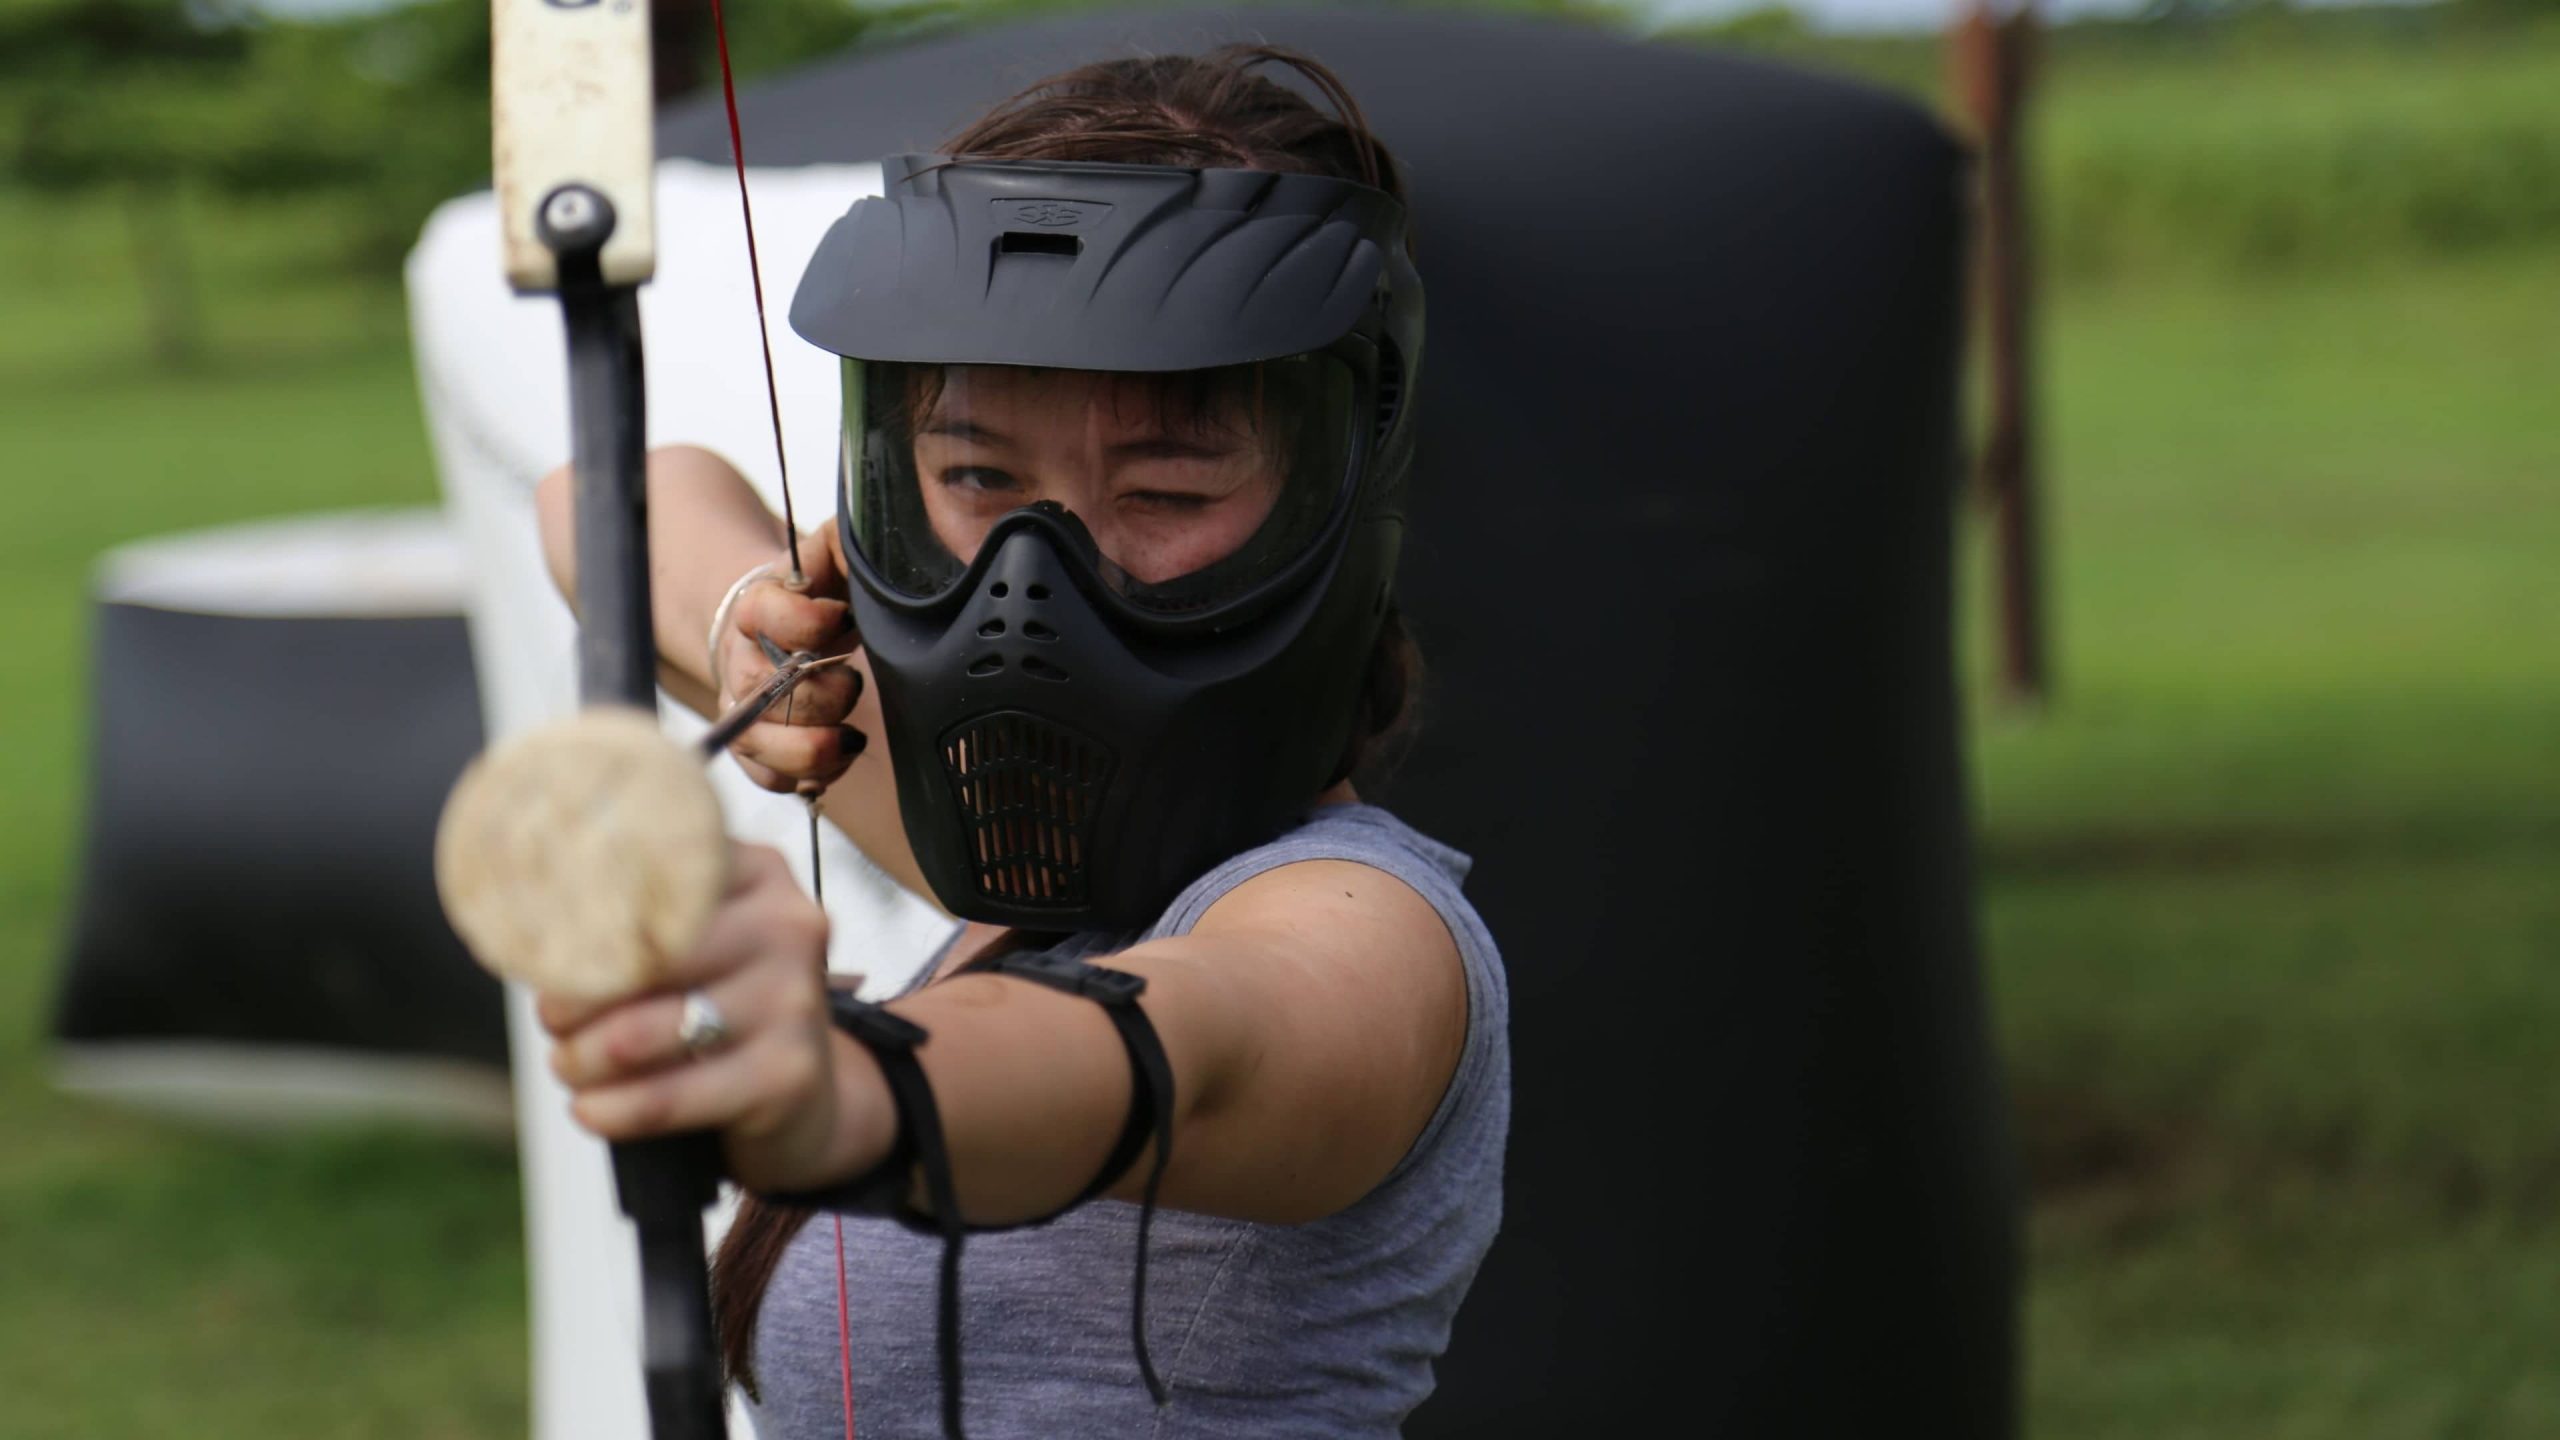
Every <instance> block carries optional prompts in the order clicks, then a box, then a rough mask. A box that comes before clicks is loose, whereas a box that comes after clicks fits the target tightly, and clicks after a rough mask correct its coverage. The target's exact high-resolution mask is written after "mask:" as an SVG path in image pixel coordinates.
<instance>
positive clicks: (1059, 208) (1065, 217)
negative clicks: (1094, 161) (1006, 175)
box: [1004, 200, 1111, 230]
mask: <svg viewBox="0 0 2560 1440" xmlns="http://www.w3.org/2000/svg"><path fill="white" fill-rule="evenodd" d="M1004 203H1006V204H1007V205H1008V206H1010V207H1011V208H1009V209H1008V210H1006V211H1005V214H1006V215H1007V216H1009V217H1010V218H1011V219H1012V221H1013V223H1015V224H1017V225H1037V226H1039V227H1040V228H1042V229H1044V230H1066V229H1071V228H1073V227H1075V226H1078V225H1088V224H1091V223H1092V222H1094V221H1096V220H1099V219H1101V218H1102V217H1103V216H1104V215H1107V214H1109V213H1110V212H1111V207H1110V206H1108V205H1101V204H1095V203H1093V202H1090V201H1083V200H1012V201H1007V202H1004Z"/></svg>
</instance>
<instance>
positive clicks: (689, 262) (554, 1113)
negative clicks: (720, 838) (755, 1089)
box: [408, 160, 954, 1440]
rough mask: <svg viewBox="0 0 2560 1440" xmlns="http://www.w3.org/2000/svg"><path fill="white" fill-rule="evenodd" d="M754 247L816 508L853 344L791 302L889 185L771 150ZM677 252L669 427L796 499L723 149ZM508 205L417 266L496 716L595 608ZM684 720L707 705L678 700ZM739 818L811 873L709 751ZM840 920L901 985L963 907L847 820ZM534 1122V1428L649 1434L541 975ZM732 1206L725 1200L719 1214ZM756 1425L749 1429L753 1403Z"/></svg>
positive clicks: (667, 175) (657, 428) (569, 685)
mask: <svg viewBox="0 0 2560 1440" xmlns="http://www.w3.org/2000/svg"><path fill="white" fill-rule="evenodd" d="M748 178H749V186H750V189H751V191H752V194H753V197H754V204H755V216H756V231H757V241H758V248H759V251H760V255H761V259H762V261H763V264H764V273H765V276H766V284H767V286H768V287H769V289H768V292H767V296H766V299H767V302H768V304H769V305H770V307H771V309H772V314H773V326H774V335H773V355H774V364H775V366H776V368H777V373H778V376H779V379H780V384H781V398H782V423H783V434H784V437H785V443H786V445H787V447H788V454H789V457H790V468H791V486H792V499H793V502H794V504H795V505H796V507H797V509H798V512H799V516H800V521H801V524H802V526H803V527H804V528H805V527H809V526H813V525H816V524H818V523H820V522H821V521H826V520H828V519H829V518H830V517H832V516H833V515H834V514H835V509H836V506H835V496H834V487H835V477H836V429H837V418H838V417H837V408H838V395H839V393H840V392H839V389H838V382H837V373H836V361H835V357H833V356H831V355H828V354H826V353H824V352H822V351H819V350H817V349H815V348H813V347H811V346H809V345H808V344H806V343H805V342H803V341H802V340H801V339H800V338H799V337H798V336H797V335H794V334H793V333H792V332H791V330H790V327H789V325H788V324H787V322H786V321H785V320H784V318H783V316H784V314H785V312H786V311H787V310H788V309H789V306H790V296H791V291H792V289H793V287H794V286H795V285H796V284H797V283H798V281H799V277H800V272H801V269H802V267H803V266H805V265H806V264H807V263H808V258H809V255H810V253H811V252H812V251H813V250H815V249H816V248H817V243H818V239H819V237H820V236H821V235H822V234H824V233H825V230H826V227H827V226H828V224H829V223H830V222H832V221H833V220H834V219H835V218H836V217H837V216H838V215H840V214H842V213H843V212H844V210H845V208H846V207H847V206H849V205H851V204H852V203H853V202H854V200H855V199H857V198H859V197H861V196H863V195H868V194H877V193H878V192H879V187H880V175H879V168H878V167H877V166H874V165H858V166H813V167H809V168H804V169H789V170H762V171H757V170H751V171H749V172H748ZM658 247H659V249H658V256H659V258H658V275H657V279H656V280H655V282H653V283H652V284H650V285H648V286H646V287H644V288H643V289H642V290H641V292H640V314H641V326H642V331H643V334H644V336H645V344H646V347H647V356H648V408H649V417H648V418H649V443H650V444H652V445H666V444H675V443H680V442H681V443H690V444H697V445H702V446H705V447H707V448H709V449H711V450H714V451H717V452H718V453H720V454H721V455H724V456H726V457H728V459H729V460H730V461H731V462H732V463H733V464H735V465H736V466H737V467H738V468H739V469H740V470H741V471H742V472H744V473H745V474H746V476H747V477H748V479H750V480H751V481H753V482H754V483H755V485H756V486H757V488H758V489H760V490H761V491H763V492H764V495H765V498H766V500H767V502H768V503H769V504H772V505H773V506H774V507H775V509H776V510H777V511H779V509H780V492H781V476H780V474H779V473H778V471H777V467H776V465H775V460H774V447H773V438H772V432H771V428H770V424H769V422H768V419H767V415H766V405H765V397H764V393H763V381H762V360H761V358H760V357H759V355H758V354H757V340H756V321H755V302H754V298H753V295H752V292H751V290H750V288H749V280H748V267H747V254H746V242H745V239H744V236H743V232H742V228H741V226H740V224H739V217H738V195H737V189H736V181H735V179H734V178H733V176H732V175H731V173H730V172H729V171H727V170H725V169H717V168H713V167H709V166H704V165H700V164H696V163H693V162H690V161H673V160H671V161H667V162H665V163H664V164H662V165H661V166H660V167H659V170H658ZM498 253H499V252H498V225H497V212H496V208H495V205H494V203H493V201H492V199H491V197H490V196H489V195H487V194H480V195H473V196H469V197H466V198H464V199H460V200H456V201H453V202H451V203H449V204H447V205H445V206H444V207H443V208H442V209H440V210H438V211H437V212H436V214H435V216H434V217H433V218H432V219H431V220H429V221H428V223H427V228H426V231H425V233H424V235H423V236H421V237H420V239H419V241H418V246H417V248H416V250H415V251H413V252H412V253H411V254H410V257H409V266H408V286H409V307H410V316H411V326H412V334H413V336H414V339H415V344H416V347H417V359H418V379H419V385H420V388H421V390H422V391H423V392H424V399H425V405H426V415H427V425H428V430H429V434H430V436H431V438H432V440H433V443H434V446H435V453H436V461H437V466H438V469H439V471H440V473H441V475H442V477H443V484H444V493H445V499H446V505H447V508H448V510H449V511H450V513H451V515H452V518H453V521H454V527H455V529H456V531H457V533H458V534H459V535H460V536H461V537H462V539H463V542H464V544H465V546H466V548H467V551H468V554H469V557H470V567H471V587H470V596H469V617H470V624H471V636H472V649H473V654H474V657H475V659H476V662H477V664H478V667H479V678H480V693H481V697H482V703H483V706H484V708H485V711H486V716H487V721H488V729H489V733H490V735H491V736H492V737H503V736H506V735H511V734H514V733H516V732H518V731H521V730H523V729H525V728H527V727H528V726H531V725H535V724H538V723H540V722H542V721H544V720H548V719H550V718H553V717H555V716H558V715H561V714H564V713H566V712H567V711H568V710H569V709H571V708H572V707H573V706H574V705H575V704H576V698H577V696H576V688H577V675H576V671H577V666H576V661H575V630H574V626H573V623H572V621H571V618H570V614H569V611H568V608H567V607H566V606H565V605H564V604H563V603H562V601H561V600H560V598H559V596H558V594H557V593H556V592H555V591H554V590H553V588H552V586H551V582H550V579H549V577H548V575H547V574H546V573H545V571H544V569H543V565H542V562H541V556H540V552H539V546H538V541H537V537H536V534H535V528H534V517H533V486H534V482H535V481H536V480H537V479H538V478H539V477H540V476H541V475H543V474H544V473H545V472H547V471H549V470H551V469H552V468H554V467H555V466H558V465H559V464H561V463H562V462H564V461H565V460H567V459H568V455H569V415H568V392H567V371H566V363H567V362H566V359H565V354H564V346H563V342H562V339H561V323H560V315H559V308H558V306H557V304H556V303H555V302H554V301H552V300H551V299H550V298H549V297H534V298H519V297H517V296H516V295H514V294H512V293H511V292H510V291H509V290H508V289H507V287H506V284H505V282H504V281H503V279H502V278H501V277H500V274H499V264H498ZM663 709H664V713H665V716H666V724H667V728H668V729H669V731H670V732H672V733H675V734H677V735H679V736H683V737H686V738H690V737H691V736H694V735H698V734H699V733H700V732H701V731H702V730H703V728H704V725H703V722H702V721H701V720H699V719H698V718H696V717H695V716H694V715H693V714H692V713H691V712H689V711H685V710H683V709H681V708H679V707H677V706H675V705H674V704H673V703H672V702H669V703H667V704H666V705H665V706H664V707H663ZM713 772H714V777H715V783H717V784H718V786H719V787H720V791H721V797H722V801H723V803H724V804H725V805H726V806H727V808H728V813H729V818H730V824H731V828H732V830H733V831H734V832H735V833H736V834H737V835H738V836H739V837H740V838H742V839H747V840H753V841H757V842H761V843H764V844H769V845H773V846H775V847H776V848H778V849H780V850H781V851H782V852H783V853H784V854H785V855H788V856H791V857H792V862H793V866H794V868H795V870H797V871H799V872H800V873H801V880H802V883H803V884H804V885H805V884H807V882H808V876H807V874H806V864H807V830H806V823H805V821H804V819H803V816H804V814H805V812H804V811H803V810H802V809H801V807H800V805H799V804H798V803H797V802H796V801H793V800H792V799H790V798H788V797H783V796H776V795H771V794H768V793H766V792H764V791H762V790H758V789H757V788H755V787H754V786H753V785H750V784H748V783H747V781H746V780H745V778H744V777H743V776H741V775H740V774H738V772H737V770H736V767H735V766H733V765H730V764H728V763H726V762H721V763H718V764H715V765H714V767H713ZM825 845H826V853H825V859H824V863H825V865H826V887H825V888H826V894H827V909H828V913H829V918H830V919H831V921H832V922H833V925H834V937H835V938H834V944H833V949H832V952H831V956H830V964H831V965H832V966H833V968H834V969H835V970H836V971H838V972H839V973H860V974H863V975H866V976H868V977H869V980H868V988H869V989H871V990H873V991H881V990H887V989H892V988H895V987H897V986H899V985H901V984H903V983H904V982H905V981H906V980H907V979H908V978H909V977H911V976H912V975H913V974H914V972H915V971H916V970H917V968H918V967H920V966H921V965H922V964H923V963H924V961H925V959H926V957H927V956H928V955H930V954H931V953H932V951H933V950H934V949H935V948H936V947H937V946H938V945H940V944H941V942H942V941H943V940H944V939H945V938H946V937H947V936H948V935H949V934H950V932H951V930H952V928H953V925H954V922H953V921H951V920H950V919H949V918H948V917H947V916H945V915H943V914H942V913H941V912H940V911H939V910H937V909H935V908H934V907H933V906H932V905H930V904H928V903H926V902H925V901H924V900H922V899H920V898H918V897H916V896H915V895H913V894H911V893H909V892H908V891H906V890H904V889H902V888H901V887H899V886H898V885H896V884H895V883H893V882H892V881H890V880H889V879H888V878H887V877H886V876H885V875H883V874H882V873H881V872H880V871H879V870H878V869H877V868H876V867H874V866H872V865H871V864H870V863H869V862H868V861H867V860H865V859H864V858H863V857H862V855H861V854H860V853H859V852H858V851H856V850H855V849H854V848H853V847H852V845H850V844H849V843H847V842H846V841H845V840H844V838H843V837H842V836H841V835H839V834H837V833H835V832H834V831H833V830H832V829H829V830H828V831H827V833H826V837H825ZM508 1028H509V1033H510V1037H511V1043H512V1047H513V1051H514V1056H515V1075H516V1121H517V1129H518V1134H519V1139H520V1144H521V1147H522V1154H523V1164H524V1182H525V1237H526V1247H527V1250H528V1252H529V1260H530V1272H531V1283H532V1297H531V1301H532V1314H533V1357H532V1360H533V1435H534V1437H535V1440H629V1437H631V1436H635V1435H644V1434H646V1433H648V1417H647V1408H646V1405H645V1403H644V1401H643V1397H642V1393H641V1386H640V1362H639V1300H638V1269H637V1258H636V1256H635V1253H634V1249H633V1241H632V1234H631V1228H630V1226H629V1224H628V1223H627V1222H625V1221H624V1220H623V1219H622V1218H621V1214H620V1212H619V1211H618V1210H617V1209H616V1208H615V1204H614V1197H613V1182H612V1174H611V1171H610V1169H609V1166H608V1161H607V1157H606V1152H605V1148H604V1146H603V1145H602V1144H601V1143H600V1142H598V1141H596V1140H595V1139H594V1138H593V1137H591V1136H589V1135H587V1134H586V1133H585V1132H584V1131H581V1130H578V1129H576V1128H574V1127H573V1126H572V1125H571V1124H570V1122H569V1119H568V1113H567V1108H568V1107H567V1097H566V1095H565V1093H564V1092H563V1091H562V1090H561V1089H560V1087H559V1085H558V1083H557V1082H556V1081H554V1080H553V1079H552V1078H551V1075H550V1072H549V1070H548V1069H547V1068H546V1066H545V1065H544V1063H543V1053H544V1051H543V1037H542V1035H541V1032H540V1030H539V1029H538V1028H537V1027H536V1026H535V1025H534V1023H533V1021H532V1015H531V1007H530V1004H529V1003H528V1001H527V999H526V997H525V996H524V995H523V994H522V993H521V992H515V993H511V994H510V995H509V997H508ZM725 1222H726V1215H725V1214H723V1215H722V1216H719V1217H715V1223H714V1232H715V1234H716V1232H717V1230H718V1229H719V1228H720V1226H721V1225H723V1224H725ZM738 1433H740V1434H745V1433H747V1431H746V1429H745V1427H744V1425H743V1423H741V1424H739V1426H738Z"/></svg>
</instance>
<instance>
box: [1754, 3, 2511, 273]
mask: <svg viewBox="0 0 2560 1440" xmlns="http://www.w3.org/2000/svg"><path fill="white" fill-rule="evenodd" d="M1719 38H1720V39H1721V40H1722V41H1723V43H1728V44H1733V45H1736V46H1739V47H1741V48H1746V49H1755V50H1759V51H1761V52H1763V53H1766V54H1768V55H1770V56H1772V57H1774V58H1779V59H1785V60H1791V61H1795V62H1798V63H1802V64H1810V65H1814V66H1817V67H1821V68H1828V69H1837V70H1844V71H1847V72H1850V73H1853V74H1856V75H1859V76H1862V77H1864V78H1866V79H1868V80H1871V81H1874V82H1877V83H1880V84H1883V85H1886V86H1888V87H1891V88H1894V89H1898V90H1902V91H1905V92H1907V93H1910V94H1913V95H1915V96H1919V97H1921V98H1923V99H1924V100H1925V101H1926V102H1928V103H1930V104H1933V105H1934V104H1936V103H1938V101H1939V98H1940V96H1941V94H1942V92H1943V87H1944V83H1945V74H1946V68H1947V67H1946V62H1945V53H1944V44H1943V42H1942V41H1941V40H1940V39H1939V38H1938V37H1935V36H1886V37H1864V38H1854V39H1853V38H1847V37H1835V36H1814V35H1807V34H1805V33H1803V32H1802V30H1801V29H1800V28H1797V27H1793V26H1789V25H1786V24H1784V23H1779V22H1773V21H1772V20H1771V19H1770V18H1769V17H1767V16H1765V15H1764V16H1760V17H1755V18H1754V19H1752V20H1750V21H1748V22H1746V23H1744V24H1743V25H1741V26H1740V27H1739V28H1738V29H1732V28H1729V29H1728V31H1727V32H1726V33H1725V34H1724V35H1723V36H1721V37H1719ZM2038 54H2039V59H2038V61H2037V63H2036V65H2035V68H2034V72H2033V73H2034V80H2033V86H2032V90H2031V97H2032V98H2031V109H2030V111H2029V113H2028V120H2027V128H2026V132H2025V142H2024V143H2025V147H2026V152H2025V153H2026V156H2027V161H2028V165H2029V167H2030V171H2031V174H2032V175H2033V178H2034V182H2035V187H2036V188H2035V195H2034V212H2035V220H2036V230H2037V233H2038V236H2039V242H2040V252H2041V255H2042V258H2043V259H2044V261H2045V262H2046V263H2047V264H2048V265H2050V266H2051V267H2053V268H2055V269H2057V270H2060V271H2062V272H2065V273H2068V274H2071V275H2074V276H2082V277H2096V276H2103V275H2119V274H2153V273H2157V272H2160V271H2163V270H2170V269H2191V270H2209V271H2219V272H2223V273H2235V274H2257V273H2270V272H2276V271H2282V270H2287V269H2291V268H2296V267H2300V266H2304V265H2335V264H2341V263H2354V262H2358V261H2364V260H2370V259H2373V258H2376V257H2383V258H2390V257H2416V256H2429V257H2453V256H2463V255H2471V254H2479V253H2484V252H2491V251H2504V252H2508V253H2514V252H2517V251H2520V250H2532V249H2537V248H2538V249H2542V250H2544V251H2546V252H2547V250H2548V248H2549V247H2551V246H2552V245H2554V244H2560V108H2555V107H2554V106H2553V104H2552V103H2551V96H2552V95H2553V94H2555V93H2560V21H2555V20H2553V19H2552V18H2551V17H2549V16H2548V15H2545V16H2542V17H2540V18H2537V19H2533V20H2526V19H2524V18H2523V17H2522V16H2521V15H2516V16H2510V17H2506V18H2504V19H2496V18H2493V17H2488V16H2485V15H2482V14H2480V13H2479V7H2476V6H2474V7H2457V6H2451V5H2427V6H2417V5H2384V6H2378V7H2370V8H2366V9H2362V10H2351V9H2347V8H2344V7H2325V8H2319V9H2311V10H2294V9H2286V8H2282V7H2275V6H2269V7H2265V8H2263V9H2261V10H2259V11H2257V12H2255V13H2251V14H2248V15H2244V16H2241V17H2238V18H2236V19H2234V20H2232V21H2228V22H2225V23H2220V24H2215V25H2211V26H2177V25H2103V24H2086V25H2078V26H2072V27H2068V28H2065V29H2062V30H2059V31H2049V32H2047V33H2046V34H2045V35H2044V36H2043V38H2042V43H2041V44H2040V46H2039V50H2038Z"/></svg>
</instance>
